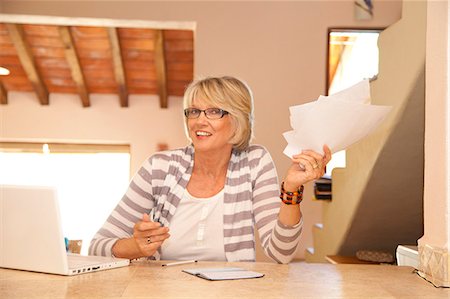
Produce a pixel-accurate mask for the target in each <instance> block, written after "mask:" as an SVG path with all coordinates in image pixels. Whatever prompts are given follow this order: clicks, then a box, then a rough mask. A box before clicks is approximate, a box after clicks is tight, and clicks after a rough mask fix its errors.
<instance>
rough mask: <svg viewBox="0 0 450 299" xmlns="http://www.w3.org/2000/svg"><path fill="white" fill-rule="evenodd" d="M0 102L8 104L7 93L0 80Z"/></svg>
mask: <svg viewBox="0 0 450 299" xmlns="http://www.w3.org/2000/svg"><path fill="white" fill-rule="evenodd" d="M0 104H1V105H6V104H8V93H7V92H6V89H5V87H4V86H3V83H2V81H0Z"/></svg>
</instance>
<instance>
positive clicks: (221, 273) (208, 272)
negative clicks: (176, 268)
mask: <svg viewBox="0 0 450 299" xmlns="http://www.w3.org/2000/svg"><path fill="white" fill-rule="evenodd" d="M183 272H185V273H188V274H191V275H195V276H197V277H200V278H203V279H207V280H234V279H249V278H260V277H263V276H264V274H263V273H259V272H254V271H248V270H245V269H242V268H192V269H185V270H183Z"/></svg>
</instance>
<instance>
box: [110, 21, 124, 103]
mask: <svg viewBox="0 0 450 299" xmlns="http://www.w3.org/2000/svg"><path fill="white" fill-rule="evenodd" d="M108 35H109V40H110V42H111V52H112V57H113V64H114V75H115V78H116V82H117V85H118V89H119V90H118V92H119V99H120V106H122V107H128V89H127V84H126V80H125V70H124V68H123V62H122V52H121V50H120V42H119V36H118V35H117V29H116V28H108Z"/></svg>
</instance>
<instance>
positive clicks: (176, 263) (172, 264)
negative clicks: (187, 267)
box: [162, 260, 198, 267]
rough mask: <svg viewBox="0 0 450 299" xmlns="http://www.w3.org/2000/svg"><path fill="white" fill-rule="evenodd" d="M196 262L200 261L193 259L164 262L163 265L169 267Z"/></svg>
mask: <svg viewBox="0 0 450 299" xmlns="http://www.w3.org/2000/svg"><path fill="white" fill-rule="evenodd" d="M196 262H198V261H196V260H191V261H181V262H173V263H167V264H162V267H169V266H176V265H184V264H190V263H196Z"/></svg>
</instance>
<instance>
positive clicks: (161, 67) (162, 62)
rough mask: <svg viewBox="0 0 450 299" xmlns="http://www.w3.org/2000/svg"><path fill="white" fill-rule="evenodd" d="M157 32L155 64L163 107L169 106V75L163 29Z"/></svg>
mask: <svg viewBox="0 0 450 299" xmlns="http://www.w3.org/2000/svg"><path fill="white" fill-rule="evenodd" d="M155 33H156V34H155V66H156V78H157V85H158V94H159V105H160V107H161V108H167V106H168V105H167V103H168V101H167V75H166V59H165V55H164V35H163V31H162V30H156V32H155Z"/></svg>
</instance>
